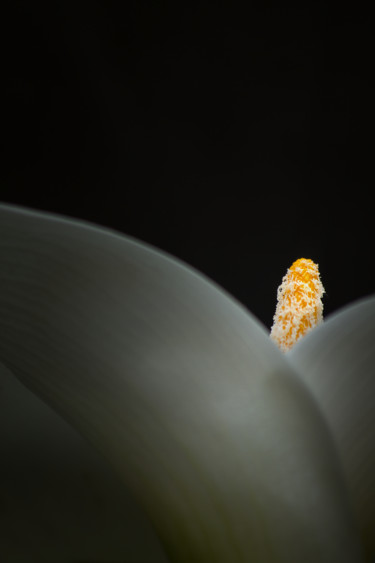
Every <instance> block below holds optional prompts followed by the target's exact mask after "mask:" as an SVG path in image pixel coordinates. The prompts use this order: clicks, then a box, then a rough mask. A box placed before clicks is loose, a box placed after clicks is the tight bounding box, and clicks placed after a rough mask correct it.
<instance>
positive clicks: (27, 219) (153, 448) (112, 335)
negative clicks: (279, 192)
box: [0, 207, 359, 563]
mask: <svg viewBox="0 0 375 563" xmlns="http://www.w3.org/2000/svg"><path fill="white" fill-rule="evenodd" d="M0 263H1V265H2V272H1V277H0V329H1V338H0V357H1V358H3V361H4V363H5V364H6V365H7V366H8V367H9V368H10V369H11V370H12V371H13V372H14V373H15V374H17V376H18V377H20V379H21V380H22V381H24V382H25V383H26V385H28V386H29V387H30V388H31V389H32V390H34V391H35V392H36V393H38V394H40V395H41V396H42V397H43V398H44V399H45V400H46V401H47V402H49V403H50V404H51V405H53V406H54V407H55V408H56V409H57V410H58V411H59V412H60V413H62V414H63V415H64V416H65V417H66V418H67V419H68V420H69V421H70V422H71V423H72V424H73V425H74V426H76V427H77V428H79V429H80V431H81V432H83V433H84V434H85V435H86V436H88V437H89V438H90V440H92V441H93V443H95V444H96V445H97V446H98V447H99V448H100V449H101V450H102V451H103V452H104V453H105V454H106V455H107V456H108V458H109V459H111V460H112V462H113V463H114V465H115V466H116V467H117V469H118V470H119V472H120V473H121V474H122V476H123V478H124V479H125V481H126V482H127V484H128V485H129V486H130V487H131V488H132V489H133V491H134V492H135V494H136V496H137V498H138V499H139V500H140V502H141V503H142V504H143V506H144V507H145V508H146V510H147V511H148V513H149V515H150V517H151V518H152V520H153V523H154V525H155V527H156V528H157V529H158V531H159V534H160V537H161V538H162V540H163V542H164V544H165V548H166V550H167V552H168V555H169V557H170V560H171V561H176V562H179V563H185V562H186V563H191V562H192V561H194V563H207V562H208V561H215V563H234V562H244V563H245V562H246V563H248V562H249V561H251V562H252V563H257V562H261V561H262V562H263V561H264V562H267V563H273V562H288V563H290V561H304V562H305V563H306V562H314V563H316V561H319V562H321V563H322V562H327V563H333V562H336V561H337V562H340V563H342V562H344V561H345V562H349V561H350V562H352V561H358V560H359V551H358V549H359V548H358V543H357V537H356V534H355V531H354V527H353V521H352V515H351V512H350V509H349V507H348V504H347V499H346V491H345V487H344V484H343V479H342V478H341V477H342V476H341V473H340V467H339V463H338V459H337V457H336V452H335V450H334V447H333V444H332V442H331V439H330V435H329V432H328V431H327V428H326V426H325V423H324V420H323V418H322V417H321V415H320V411H319V409H318V408H317V407H316V405H315V402H314V401H313V400H312V399H311V397H310V395H309V393H308V392H307V391H306V389H305V386H304V385H302V384H301V383H300V382H299V380H298V378H297V377H296V376H295V375H294V373H293V372H292V370H291V368H290V367H289V365H288V363H287V361H286V360H285V358H284V357H283V356H282V354H281V353H280V352H279V351H278V350H277V348H276V347H275V346H274V344H273V343H272V342H271V341H270V340H269V338H268V334H267V333H266V331H265V330H264V329H263V328H262V327H261V326H260V325H259V324H258V323H257V322H256V321H255V320H254V319H253V317H252V316H251V315H249V314H248V313H247V312H246V311H245V310H244V309H243V308H242V307H240V306H239V305H238V304H237V303H235V302H234V301H233V300H232V299H230V298H229V297H228V296H227V295H226V294H225V293H224V292H222V291H221V290H219V289H218V288H217V287H216V286H214V285H213V284H212V283H209V282H208V281H207V280H205V279H204V278H203V277H202V276H199V275H197V274H196V273H195V272H193V271H192V270H190V269H188V268H186V267H185V266H183V265H182V264H180V263H179V262H177V261H175V260H172V259H170V258H168V257H166V256H165V255H163V254H161V253H158V252H155V251H153V250H151V249H150V248H148V247H145V246H144V245H141V244H138V243H136V242H134V241H132V240H129V239H127V238H126V237H122V236H118V235H116V234H114V233H111V232H106V231H103V230H100V229H96V228H93V227H90V226H88V225H84V224H79V223H76V222H72V221H67V220H61V219H57V218H54V217H50V216H46V215H42V214H38V213H29V212H25V211H22V210H17V209H12V208H9V207H4V208H3V209H2V210H1V213H0Z"/></svg>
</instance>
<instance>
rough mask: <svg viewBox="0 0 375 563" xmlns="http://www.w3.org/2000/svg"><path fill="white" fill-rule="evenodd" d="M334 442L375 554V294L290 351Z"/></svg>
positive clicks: (329, 320) (359, 515)
mask: <svg viewBox="0 0 375 563" xmlns="http://www.w3.org/2000/svg"><path fill="white" fill-rule="evenodd" d="M288 359H289V360H290V361H291V362H292V363H293V365H295V366H296V368H297V369H298V371H299V373H300V374H301V377H302V379H303V381H304V382H305V383H306V384H307V386H308V388H309V389H310V391H311V392H312V394H313V395H314V396H315V397H316V399H317V401H318V403H319V405H320V408H321V409H322V411H323V412H324V415H325V416H326V419H327V421H328V423H329V426H330V428H331V431H332V433H333V436H334V439H335V442H336V444H337V446H338V449H339V453H340V458H341V460H342V463H343V466H344V470H345V475H346V478H347V480H348V483H349V488H350V493H351V496H352V501H353V503H354V505H355V509H356V513H357V517H358V520H359V524H360V527H361V530H362V534H363V537H364V543H365V545H366V546H367V550H368V552H369V554H370V555H371V557H372V558H374V557H375V297H369V298H366V299H363V300H361V301H358V302H357V303H354V304H352V305H350V306H348V307H346V308H344V309H342V310H341V311H340V312H338V313H336V314H335V315H332V316H331V317H330V318H328V319H327V320H326V322H325V323H324V324H323V325H321V326H320V327H319V328H317V329H315V330H314V331H313V332H311V334H310V335H308V336H307V337H306V338H304V339H302V340H301V342H300V343H298V344H297V345H296V346H295V348H294V349H292V350H291V352H289V354H288Z"/></svg>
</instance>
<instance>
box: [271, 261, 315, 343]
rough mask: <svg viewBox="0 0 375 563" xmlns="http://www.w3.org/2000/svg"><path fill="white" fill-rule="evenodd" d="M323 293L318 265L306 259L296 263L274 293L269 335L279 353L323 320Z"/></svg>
mask: <svg viewBox="0 0 375 563" xmlns="http://www.w3.org/2000/svg"><path fill="white" fill-rule="evenodd" d="M323 293H324V287H323V284H322V282H321V281H320V276H319V268H318V264H315V263H314V262H313V261H312V260H310V259H308V258H299V259H298V260H296V261H295V262H294V263H293V264H292V266H291V267H290V268H289V270H288V271H287V273H286V275H285V276H284V277H283V280H282V283H281V285H280V287H279V288H278V290H277V306H276V313H275V315H274V317H273V326H272V329H271V335H270V336H271V339H272V340H273V341H274V342H275V343H276V344H277V346H278V347H279V348H280V350H282V351H283V352H286V351H288V350H290V348H292V346H294V344H295V343H296V342H297V341H298V340H299V339H300V338H301V337H303V336H304V335H305V334H306V333H307V332H309V331H310V330H311V329H313V328H314V327H315V326H316V325H318V324H319V323H321V322H322V321H323V303H322V296H323Z"/></svg>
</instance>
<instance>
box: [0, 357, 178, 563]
mask: <svg viewBox="0 0 375 563" xmlns="http://www.w3.org/2000/svg"><path fill="white" fill-rule="evenodd" d="M0 448H1V449H0V451H1V463H0V499H1V502H0V561H2V562H3V561H4V562H5V563H7V562H9V563H30V562H32V561H35V562H37V563H51V562H53V563H67V562H73V561H76V562H78V561H82V562H91V561H92V562H94V561H100V562H102V563H107V562H108V563H125V562H132V561H147V563H163V562H164V563H165V562H166V561H167V560H166V558H165V556H163V553H162V549H161V546H160V545H159V544H158V542H157V538H156V536H155V534H154V533H153V532H152V529H151V526H150V524H149V523H148V522H147V521H146V519H145V517H144V516H143V515H142V513H141V512H140V509H139V507H138V506H137V504H136V503H135V501H134V500H133V499H132V498H131V497H130V496H129V494H127V492H126V490H125V487H124V485H123V484H122V482H121V480H120V479H119V477H118V476H117V475H116V474H115V473H114V472H113V470H112V469H111V468H110V467H109V466H108V465H107V463H106V462H105V460H104V459H103V458H102V456H100V455H99V454H98V453H97V452H96V451H95V450H94V448H93V447H92V446H91V445H89V444H88V443H87V441H86V440H84V439H83V438H82V437H81V436H79V435H78V434H77V433H76V432H75V431H74V430H73V429H72V427H71V426H70V425H68V424H67V423H66V422H65V421H64V420H62V418H61V417H60V416H59V415H57V414H56V413H55V412H53V411H52V410H51V409H50V408H49V407H48V406H47V405H46V404H45V403H43V402H42V401H41V400H40V399H39V398H38V397H36V396H35V395H34V394H33V393H31V392H30V391H29V390H28V389H26V387H25V386H24V385H22V384H21V383H20V382H19V381H18V380H17V379H16V378H15V377H14V376H13V375H12V374H11V373H10V372H9V370H6V369H5V368H4V367H3V366H2V365H1V364H0Z"/></svg>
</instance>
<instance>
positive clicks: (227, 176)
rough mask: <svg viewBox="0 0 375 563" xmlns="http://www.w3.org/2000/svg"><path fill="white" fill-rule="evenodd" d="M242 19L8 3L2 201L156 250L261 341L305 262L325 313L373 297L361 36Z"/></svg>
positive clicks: (331, 19)
mask: <svg viewBox="0 0 375 563" xmlns="http://www.w3.org/2000/svg"><path fill="white" fill-rule="evenodd" d="M244 6H245V5H244V4H242V5H239V4H236V3H230V2H207V1H202V2H198V3H196V4H192V3H180V2H176V1H172V0H169V1H163V2H162V1H157V0H154V1H153V2H144V1H143V0H137V1H130V2H108V1H106V2H96V1H93V2H90V3H89V2H76V3H70V2H51V3H45V4H43V5H38V4H35V3H32V2H12V3H10V4H9V6H8V12H7V14H6V15H5V17H2V18H1V22H2V23H1V26H2V27H3V29H2V30H1V36H2V37H3V41H4V44H3V48H2V53H3V63H2V83H3V93H4V92H5V95H6V101H5V102H3V104H2V113H3V124H2V127H1V136H2V148H1V153H2V164H1V183H0V200H2V201H6V202H12V203H17V204H22V205H27V206H30V207H33V208H37V209H43V210H49V211H54V212H59V213H63V214H65V215H69V216H73V217H78V218H83V219H86V220H90V221H93V222H96V223H99V224H101V225H105V226H109V227H112V228H115V229H117V230H119V231H121V232H124V233H127V234H130V235H132V236H135V237H137V238H140V239H141V240H143V241H146V242H149V243H151V244H153V245H155V246H157V247H159V248H162V249H163V250H166V251H168V252H170V253H172V254H173V255H175V256H178V257H179V258H182V259H183V260H184V261H186V262H188V263H189V264H191V265H193V266H194V267H196V268H198V269H199V270H200V271H202V272H204V273H205V274H206V275H208V276H209V277H211V278H212V279H213V280H215V281H216V282H217V283H219V284H220V285H222V286H223V287H224V288H225V289H226V290H228V291H229V292H230V293H232V294H233V295H234V296H235V297H236V298H237V299H239V300H240V301H241V302H242V303H243V304H244V305H245V306H246V307H248V308H249V309H250V310H252V311H253V312H254V313H255V315H256V316H258V317H259V318H260V319H261V320H262V321H263V322H264V323H265V324H266V325H267V326H270V325H271V324H272V316H273V313H274V308H275V303H276V289H277V286H278V285H279V283H280V281H281V278H282V276H283V275H284V274H285V272H286V269H287V268H288V267H289V266H290V264H291V263H292V262H293V261H294V260H295V259H296V258H299V257H301V256H304V257H307V258H312V259H314V260H315V261H316V262H318V263H319V265H320V269H321V275H322V280H323V283H324V285H325V287H326V292H327V294H326V297H325V300H324V302H325V312H326V313H329V312H332V311H334V310H336V309H338V308H339V307H341V306H343V305H344V304H346V303H348V302H350V301H352V300H354V299H356V298H359V297H361V296H364V295H368V294H370V293H373V292H375V275H374V266H373V262H374V252H373V246H374V236H373V215H374V213H373V209H374V203H373V201H372V192H373V164H372V160H373V139H372V137H373V131H374V129H373V125H372V122H371V110H372V106H373V103H374V102H373V100H374V95H373V88H372V86H371V85H372V82H373V68H374V64H373V60H372V58H371V55H370V53H371V49H370V47H371V38H372V29H371V19H370V16H369V14H366V13H365V12H360V11H359V9H353V7H351V9H350V10H348V11H345V8H344V7H343V6H341V7H340V9H339V11H333V10H332V11H330V10H329V8H327V5H326V4H323V3H322V4H321V5H320V3H307V2H300V3H299V5H298V7H295V6H293V7H289V8H288V7H287V6H285V3H282V2H279V3H278V4H277V5H276V7H272V6H271V5H270V4H268V3H257V4H251V3H247V4H246V8H245V7H244ZM353 10H357V11H353Z"/></svg>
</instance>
